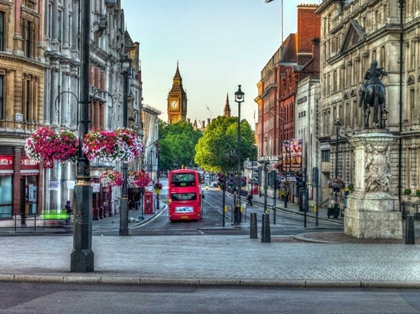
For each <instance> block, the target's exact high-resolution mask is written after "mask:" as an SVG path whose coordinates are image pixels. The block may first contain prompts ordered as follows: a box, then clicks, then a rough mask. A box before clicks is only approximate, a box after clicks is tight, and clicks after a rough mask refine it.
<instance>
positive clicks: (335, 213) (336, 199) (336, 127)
mask: <svg viewBox="0 0 420 314" xmlns="http://www.w3.org/2000/svg"><path fill="white" fill-rule="evenodd" d="M334 125H335V131H336V134H335V168H334V170H335V179H338V136H339V135H338V133H339V131H340V127H341V123H340V119H339V118H337V120H336V121H335V122H334ZM339 190H340V188H334V194H335V200H334V218H337V217H338V192H339Z"/></svg>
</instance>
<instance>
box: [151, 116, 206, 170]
mask: <svg viewBox="0 0 420 314" xmlns="http://www.w3.org/2000/svg"><path fill="white" fill-rule="evenodd" d="M202 136H203V133H202V132H201V131H200V130H194V128H193V126H192V125H191V124H190V123H188V122H187V121H180V122H178V123H175V124H167V123H165V122H163V121H162V120H159V148H160V150H159V152H160V153H159V168H160V169H163V170H170V169H173V168H174V163H176V164H177V167H178V168H180V167H181V165H184V166H187V167H190V163H192V165H193V166H194V164H193V163H194V156H195V145H196V144H197V142H198V140H199V139H200V138H201V137H202Z"/></svg>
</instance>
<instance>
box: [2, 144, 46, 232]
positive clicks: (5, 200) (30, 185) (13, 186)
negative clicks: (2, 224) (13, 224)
mask: <svg viewBox="0 0 420 314" xmlns="http://www.w3.org/2000/svg"><path fill="white" fill-rule="evenodd" d="M17 152H18V153H17V154H15V155H0V220H8V219H16V218H18V219H19V218H20V219H21V221H20V223H21V224H22V225H25V224H26V218H27V216H33V215H37V214H38V213H39V210H38V209H39V204H40V194H41V191H40V190H39V188H38V187H39V183H40V175H39V174H40V172H39V164H38V163H36V162H34V161H32V160H30V159H29V158H28V157H26V156H24V155H21V152H20V151H17Z"/></svg>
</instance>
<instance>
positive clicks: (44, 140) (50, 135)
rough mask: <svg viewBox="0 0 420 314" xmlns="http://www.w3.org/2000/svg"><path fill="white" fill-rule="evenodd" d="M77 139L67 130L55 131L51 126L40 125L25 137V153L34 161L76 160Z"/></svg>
mask: <svg viewBox="0 0 420 314" xmlns="http://www.w3.org/2000/svg"><path fill="white" fill-rule="evenodd" d="M78 146H79V141H78V139H77V137H76V135H75V134H74V133H72V132H70V131H67V130H60V131H59V132H58V133H56V132H55V131H54V130H53V129H52V128H50V127H47V126H42V127H40V128H39V129H37V130H35V132H34V133H33V134H32V135H31V136H30V137H29V138H27V139H26V144H25V152H26V155H27V156H28V157H29V158H30V159H32V160H35V161H38V162H41V161H44V163H46V164H51V163H52V161H54V160H58V161H60V162H62V163H63V162H65V161H67V160H71V161H73V162H75V161H76V158H77V148H78Z"/></svg>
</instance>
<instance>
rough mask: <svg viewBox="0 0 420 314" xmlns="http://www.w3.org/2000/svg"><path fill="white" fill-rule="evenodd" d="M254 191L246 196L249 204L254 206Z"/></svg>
mask: <svg viewBox="0 0 420 314" xmlns="http://www.w3.org/2000/svg"><path fill="white" fill-rule="evenodd" d="M252 198H253V197H252V193H249V194H248V196H247V197H246V199H247V201H248V204H247V205H249V206H252Z"/></svg>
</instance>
